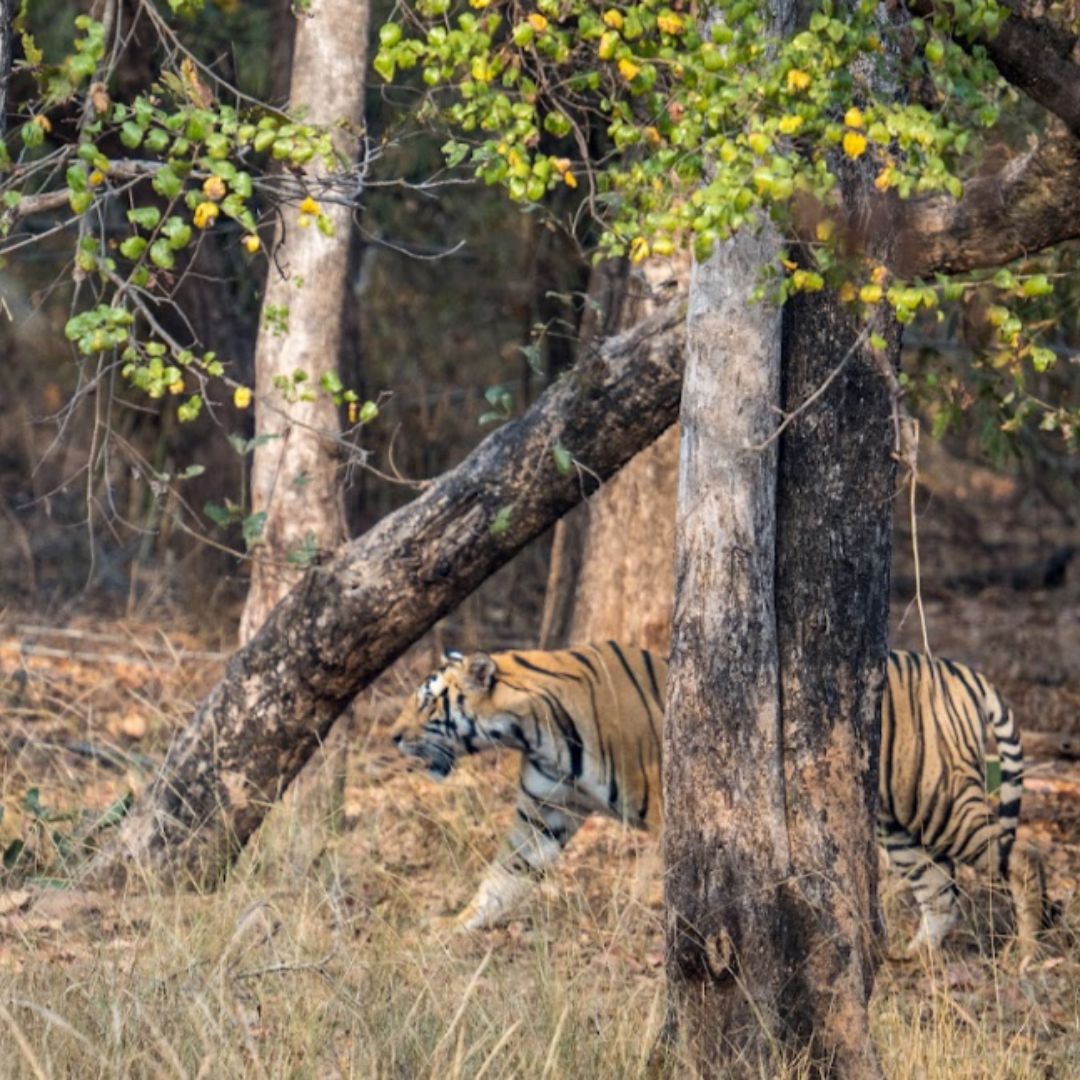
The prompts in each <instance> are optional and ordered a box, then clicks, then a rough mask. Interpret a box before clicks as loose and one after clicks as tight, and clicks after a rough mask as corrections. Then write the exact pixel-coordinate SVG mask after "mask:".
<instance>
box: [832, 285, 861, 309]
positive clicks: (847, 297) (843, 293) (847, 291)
mask: <svg viewBox="0 0 1080 1080" xmlns="http://www.w3.org/2000/svg"><path fill="white" fill-rule="evenodd" d="M857 295H858V294H857V293H856V292H855V286H854V285H853V284H852V283H851V282H850V281H845V282H844V284H843V285H841V286H840V290H839V292H838V293H837V296H839V297H840V302H841V303H843V304H850V303H851V301H852V300H854V299H855V297H856V296H857Z"/></svg>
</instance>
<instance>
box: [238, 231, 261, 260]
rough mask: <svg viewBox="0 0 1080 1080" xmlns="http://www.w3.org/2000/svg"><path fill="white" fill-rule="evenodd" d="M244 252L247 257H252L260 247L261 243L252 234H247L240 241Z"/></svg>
mask: <svg viewBox="0 0 1080 1080" xmlns="http://www.w3.org/2000/svg"><path fill="white" fill-rule="evenodd" d="M242 243H243V245H244V248H245V250H246V251H247V253H248V254H249V255H254V254H255V252H256V251H258V250H259V248H261V247H262V243H261V241H260V240H259V238H258V237H257V236H256V235H255V234H254V233H248V234H247V236H245V237H244V239H243V241H242Z"/></svg>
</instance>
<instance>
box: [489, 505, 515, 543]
mask: <svg viewBox="0 0 1080 1080" xmlns="http://www.w3.org/2000/svg"><path fill="white" fill-rule="evenodd" d="M513 516H514V507H513V504H509V503H508V504H507V505H506V506H501V507H499V509H498V511H497V512H496V514H495V516H494V517H493V518H492V519H491V524H490V525H489V526H488V531H489V532H490V533H491V535H492V536H502V535H503V534H504V533H505V532H506V531H507V530H508V529H509V528H510V521H511V519H512V518H513Z"/></svg>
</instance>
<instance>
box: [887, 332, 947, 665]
mask: <svg viewBox="0 0 1080 1080" xmlns="http://www.w3.org/2000/svg"><path fill="white" fill-rule="evenodd" d="M873 357H874V364H875V366H876V367H877V369H878V371H879V372H880V374H881V376H882V378H883V379H884V380H885V382H886V384H887V385H888V387H889V391H890V393H891V394H892V404H893V431H894V444H893V456H894V457H895V458H896V460H897V461H898V462H900V464H902V465H904V466H906V468H907V470H908V475H907V481H908V490H909V495H908V513H909V514H910V517H911V554H912V558H913V559H914V560H915V608H916V610H917V611H918V613H919V627H920V629H921V630H922V639H923V651H924V652H925V653H926V655H927V656H928V657H933V655H934V654H933V652H932V651H931V649H930V635H929V633H928V631H927V628H926V610H925V608H924V607H923V596H922V571H921V567H920V564H919V527H918V515H917V513H916V510H915V494H916V491H917V490H918V484H919V421H918V420H916V419H915V417H913V416H912V415H911V413H909V412H908V410H907V406H906V405H905V404H904V402H903V395H904V388H903V387H902V386H901V385H900V380H899V379H898V378H897V377H896V372H895V371H893V368H892V365H891V364H890V363H889V361H888V359H886V357H885V354H884V353H883V352H881V351H879V350H878V349H874V350H873Z"/></svg>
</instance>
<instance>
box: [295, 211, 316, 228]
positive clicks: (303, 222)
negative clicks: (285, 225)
mask: <svg viewBox="0 0 1080 1080" xmlns="http://www.w3.org/2000/svg"><path fill="white" fill-rule="evenodd" d="M313 220H314V219H313V218H312V216H311V215H310V214H301V215H300V216H299V217H298V218H297V219H296V224H297V225H298V226H299V227H300V228H301V229H306V228H308V227H309V226H310V225H311V223H312V221H313Z"/></svg>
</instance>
